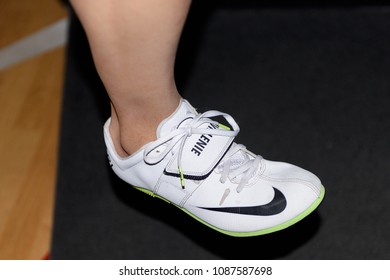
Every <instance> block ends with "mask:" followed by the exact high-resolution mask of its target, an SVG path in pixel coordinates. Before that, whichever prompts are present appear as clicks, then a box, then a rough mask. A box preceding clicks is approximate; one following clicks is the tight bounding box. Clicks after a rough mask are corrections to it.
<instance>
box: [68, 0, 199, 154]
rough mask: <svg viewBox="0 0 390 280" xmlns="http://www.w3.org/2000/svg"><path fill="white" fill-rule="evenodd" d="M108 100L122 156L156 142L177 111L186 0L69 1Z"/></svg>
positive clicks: (116, 144) (186, 7)
mask: <svg viewBox="0 0 390 280" xmlns="http://www.w3.org/2000/svg"><path fill="white" fill-rule="evenodd" d="M71 4H72V6H73V7H74V9H75V11H76V13H77V15H78V17H79V18H80V20H81V23H82V25H83V27H84V29H85V31H86V34H87V37H88V41H89V43H90V47H91V50H92V54H93V58H94V62H95V65H96V68H97V71H98V73H99V76H100V77H101V79H102V81H103V84H104V85H105V87H106V89H107V92H108V95H109V97H110V100H111V125H110V132H111V135H112V139H113V142H114V145H115V148H116V150H117V152H118V153H119V154H120V155H121V156H127V155H129V154H132V153H133V152H135V151H136V150H137V149H139V148H140V147H141V146H143V145H144V144H146V143H147V142H150V141H152V140H154V139H155V138H156V134H155V133H156V128H157V126H158V124H159V123H160V122H161V121H162V120H163V119H165V118H166V117H168V116H169V115H170V114H171V113H172V112H173V111H174V110H175V108H176V107H177V106H178V104H179V100H180V94H179V93H178V91H177V89H176V84H175V79H174V62H175V56H176V49H177V45H178V42H179V39H180V35H181V32H182V28H183V25H184V23H185V20H186V16H187V13H188V10H189V7H190V4H191V1H190V0H164V1H161V0H132V1H120V0H98V1H96V0H71Z"/></svg>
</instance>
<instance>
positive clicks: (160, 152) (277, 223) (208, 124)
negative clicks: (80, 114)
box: [104, 99, 325, 236]
mask: <svg viewBox="0 0 390 280" xmlns="http://www.w3.org/2000/svg"><path fill="white" fill-rule="evenodd" d="M217 116H222V117H224V118H225V119H226V121H227V123H226V125H223V124H220V123H218V122H216V121H215V120H213V118H215V117H217ZM109 125H110V119H109V120H108V121H107V122H106V124H105V125H104V139H105V142H106V146H107V152H108V157H109V161H110V165H111V166H112V169H113V170H114V172H115V173H116V174H117V175H118V176H119V177H120V178H121V179H122V180H124V181H126V182H127V183H129V184H130V185H132V186H134V187H135V188H137V189H139V190H141V191H143V192H145V193H148V194H150V195H152V196H155V197H159V198H161V199H163V200H165V201H167V202H170V203H173V204H174V205H175V206H177V207H178V208H180V209H181V210H183V211H184V212H186V213H187V214H189V215H190V216H192V217H194V218H195V219H196V220H198V221H200V222H202V223H203V224H205V225H207V226H209V227H211V228H213V229H215V230H217V231H220V232H222V233H224V234H228V235H232V236H255V235H262V234H267V233H271V232H274V231H278V230H281V229H284V228H286V227H288V226H290V225H292V224H295V223H296V222H298V221H299V220H301V219H303V218H304V217H306V216H307V215H309V214H310V213H311V212H312V211H313V210H314V209H316V208H317V206H318V205H319V204H320V203H321V201H322V199H323V197H324V194H325V189H324V187H323V186H322V185H321V182H320V180H319V179H318V178H317V177H316V176H315V175H313V174H312V173H310V172H308V171H306V170H304V169H302V168H299V167H297V166H294V165H291V164H288V163H283V162H274V161H269V160H266V159H264V158H262V157H261V156H258V155H255V154H253V153H252V152H250V151H248V150H247V149H246V148H245V147H244V146H243V145H241V144H236V143H235V142H234V141H233V140H234V137H235V136H236V135H237V134H238V132H239V127H238V125H237V123H236V122H235V121H234V119H233V118H232V117H231V116H230V115H227V114H225V113H221V112H218V111H208V112H205V113H203V114H199V113H197V112H196V110H195V109H194V108H193V107H192V106H191V105H190V104H189V103H188V101H186V100H184V99H182V100H181V102H180V105H179V107H178V108H177V109H176V111H175V112H174V113H173V114H172V115H171V116H170V117H169V118H167V119H165V120H164V121H163V122H162V123H161V124H160V125H159V127H158V129H157V140H156V141H154V142H151V143H148V144H146V145H145V146H144V147H142V148H141V149H140V150H139V151H137V152H136V153H134V154H133V155H131V156H130V157H127V158H122V157H120V156H118V154H117V153H116V152H115V149H114V145H113V142H112V140H111V137H110V134H109Z"/></svg>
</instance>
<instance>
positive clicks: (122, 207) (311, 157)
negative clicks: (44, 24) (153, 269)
mask: <svg viewBox="0 0 390 280" xmlns="http://www.w3.org/2000/svg"><path fill="white" fill-rule="evenodd" d="M177 77H178V83H179V88H180V90H181V92H182V94H183V96H184V97H185V98H187V99H189V100H190V101H191V102H192V103H193V105H194V106H196V107H198V108H199V110H200V111H204V110H209V109H218V110H220V111H224V112H227V113H229V114H231V115H233V117H235V119H236V120H237V121H238V123H239V125H240V127H241V133H240V135H239V137H238V139H237V141H238V142H241V143H244V144H245V145H246V146H247V147H248V148H250V150H252V151H254V152H256V153H258V154H261V155H262V156H263V157H265V158H268V159H273V160H280V161H287V162H291V163H294V164H296V165H298V166H301V167H303V168H306V169H308V170H311V171H312V172H314V173H315V174H317V175H318V176H319V177H320V178H321V179H322V181H323V184H324V185H325V187H326V190H327V193H326V197H325V200H324V202H323V203H322V205H321V206H320V207H319V209H318V210H317V211H315V212H314V213H313V214H311V215H310V216H309V217H308V218H306V219H305V220H303V221H301V222H299V223H298V224H296V225H294V226H292V227H290V228H289V229H286V230H284V231H281V232H278V233H275V234H271V235H265V236H260V237H255V238H232V237H228V236H224V235H221V234H219V233H216V232H214V231H212V230H210V229H208V228H206V227H204V226H202V225H201V224H199V223H198V222H196V221H195V220H193V219H192V218H190V217H189V216H187V215H186V214H185V213H183V212H181V211H179V210H177V209H176V208H175V207H174V206H171V205H169V204H167V203H164V202H162V201H160V200H158V199H153V198H151V197H149V196H146V195H144V194H143V193H141V192H138V191H136V190H133V189H132V188H130V187H128V186H127V185H126V184H124V183H122V182H121V181H120V180H119V179H117V178H116V177H115V176H114V175H113V173H112V172H111V170H110V168H109V166H108V163H107V160H106V153H105V147H104V143H103V137H102V125H103V123H104V121H105V120H106V118H108V116H109V111H108V109H109V108H108V100H107V96H106V94H105V92H104V89H103V87H102V85H101V83H100V80H99V78H98V76H97V74H96V72H95V70H94V67H93V63H92V60H91V57H90V53H89V49H88V45H87V42H86V39H85V35H84V33H83V30H82V28H81V26H80V24H79V22H78V21H77V18H76V17H75V16H74V14H73V13H71V26H70V29H69V45H68V50H67V64H66V77H65V87H64V100H63V111H62V128H61V143H60V159H59V169H58V180H57V181H58V182H57V193H56V206H55V219H54V232H53V242H52V252H51V257H52V258H53V259H250V258H255V259H389V258H390V238H389V232H390V219H389V218H390V207H389V204H390V203H389V202H390V187H389V179H390V176H389V173H390V161H389V156H390V153H389V143H390V133H389V132H390V79H389V77H390V9H389V7H387V6H367V5H366V6H353V7H348V6H314V7H313V6H312V7H310V6H298V7H286V6H279V7H277V6H267V5H263V6H259V5H246V6H244V5H242V6H241V5H240V4H239V3H238V1H237V2H236V3H231V4H230V5H222V4H219V3H218V2H216V3H215V4H213V5H212V6H211V5H205V4H201V3H194V6H193V9H192V10H191V13H190V17H189V20H188V23H187V26H186V29H185V32H184V34H183V41H182V42H181V46H180V50H179V55H178V65H177Z"/></svg>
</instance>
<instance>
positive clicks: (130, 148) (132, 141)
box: [109, 99, 180, 157]
mask: <svg viewBox="0 0 390 280" xmlns="http://www.w3.org/2000/svg"><path fill="white" fill-rule="evenodd" d="M176 103H177V104H176ZM179 103H180V99H179V100H178V101H177V102H176V101H175V102H172V103H171V104H165V105H168V106H163V104H161V106H150V107H149V106H139V107H132V108H130V107H127V110H126V112H122V114H121V115H119V116H120V118H119V117H118V115H117V114H116V113H114V114H112V116H111V123H110V127H109V130H110V134H111V138H112V141H113V143H114V147H115V149H116V152H117V154H118V155H119V156H121V157H127V156H129V155H131V154H133V153H134V152H136V151H138V150H139V149H140V148H142V147H143V146H144V145H145V144H147V143H149V142H152V141H154V140H156V138H157V135H156V131H157V127H158V125H159V124H160V123H161V121H163V120H164V119H165V118H167V117H169V116H170V115H171V114H172V113H173V112H174V111H175V110H176V108H177V106H178V104H179ZM148 105H150V104H148Z"/></svg>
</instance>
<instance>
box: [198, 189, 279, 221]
mask: <svg viewBox="0 0 390 280" xmlns="http://www.w3.org/2000/svg"><path fill="white" fill-rule="evenodd" d="M272 188H273V189H274V192H275V195H274V198H273V199H272V200H271V201H270V202H269V203H267V204H264V205H257V206H243V207H215V208H213V207H211V208H210V207H200V208H202V209H206V210H211V211H217V212H226V213H232V214H241V215H255V216H273V215H277V214H279V213H281V212H283V210H284V209H285V208H286V206H287V200H286V197H285V196H284V195H283V194H282V192H281V191H279V190H278V189H277V188H275V187H272Z"/></svg>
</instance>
